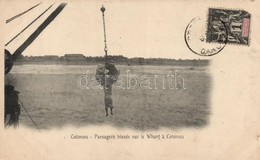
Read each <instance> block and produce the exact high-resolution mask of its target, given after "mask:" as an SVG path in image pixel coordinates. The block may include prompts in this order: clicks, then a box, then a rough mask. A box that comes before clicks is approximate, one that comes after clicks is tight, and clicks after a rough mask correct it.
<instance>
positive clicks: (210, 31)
mask: <svg viewBox="0 0 260 160" xmlns="http://www.w3.org/2000/svg"><path fill="white" fill-rule="evenodd" d="M250 20H251V15H250V13H248V12H247V11H244V10H227V9H214V8H209V13H208V25H207V32H206V41H207V42H209V43H210V42H219V43H227V44H238V45H249V40H250V39H249V34H250ZM226 38H227V39H226Z"/></svg>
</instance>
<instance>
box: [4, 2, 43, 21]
mask: <svg viewBox="0 0 260 160" xmlns="http://www.w3.org/2000/svg"><path fill="white" fill-rule="evenodd" d="M41 3H42V2H41ZM41 3H38V4H36V5H35V6H33V7H31V8H29V9H27V10H26V11H24V12H22V13H19V14H17V15H16V16H13V17H12V18H9V19H8V20H6V23H9V22H11V21H12V20H14V19H16V18H18V17H20V16H21V15H23V14H25V13H27V12H29V11H30V10H32V9H34V8H35V7H37V6H39V5H40V4H41Z"/></svg>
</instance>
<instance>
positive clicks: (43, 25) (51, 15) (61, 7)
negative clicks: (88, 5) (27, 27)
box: [12, 3, 67, 60]
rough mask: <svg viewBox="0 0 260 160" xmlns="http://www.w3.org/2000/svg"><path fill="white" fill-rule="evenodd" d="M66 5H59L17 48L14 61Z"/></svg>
mask: <svg viewBox="0 0 260 160" xmlns="http://www.w3.org/2000/svg"><path fill="white" fill-rule="evenodd" d="M66 5H67V3H61V4H60V5H59V6H58V7H57V8H56V9H55V10H54V11H53V12H52V13H51V14H50V15H49V16H48V18H47V19H45V21H44V22H42V24H41V25H40V26H39V27H38V28H37V29H36V30H35V31H34V32H33V33H32V34H31V35H30V36H29V37H28V38H27V39H26V40H25V42H24V43H23V44H22V45H21V46H20V47H19V48H17V49H16V50H15V51H14V53H13V55H12V57H13V59H14V60H15V59H16V58H17V57H18V56H19V55H21V54H22V52H23V51H24V50H25V49H26V48H27V47H28V46H29V45H30V44H31V43H32V42H33V41H34V40H35V39H36V38H37V37H38V36H39V35H40V34H41V32H42V31H43V30H44V29H45V28H46V27H47V26H48V25H49V24H50V23H51V22H52V21H53V20H54V19H55V18H56V17H57V16H58V15H59V14H60V12H61V11H62V10H63V8H64V7H65V6H66Z"/></svg>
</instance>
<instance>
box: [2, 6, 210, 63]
mask: <svg viewBox="0 0 260 160" xmlns="http://www.w3.org/2000/svg"><path fill="white" fill-rule="evenodd" d="M39 2H40V1H30V3H22V2H21V1H20V2H19V1H11V2H9V3H7V4H6V8H9V9H8V10H7V11H6V12H5V14H4V17H6V19H8V18H10V17H12V16H14V15H16V14H18V13H20V12H23V11H24V10H26V9H28V8H30V7H32V6H34V5H35V4H37V3H39ZM52 3H53V2H43V3H42V4H41V5H39V6H38V7H36V8H35V9H33V10H32V11H30V12H29V13H27V14H25V15H23V16H21V17H19V18H17V19H15V20H13V21H12V22H10V23H8V24H6V28H5V36H4V38H5V42H8V41H9V40H10V39H11V38H12V37H14V36H15V35H16V34H17V33H19V32H20V31H21V30H22V29H23V28H24V27H26V26H27V25H28V24H29V23H30V22H31V21H33V20H34V19H35V18H36V17H37V16H38V15H40V14H41V13H42V12H43V11H44V10H45V9H47V8H48V7H49V6H50V5H51V4H52ZM102 4H104V6H105V7H106V11H105V20H106V32H107V45H108V54H111V55H123V56H126V57H145V58H149V57H152V58H174V59H203V58H205V57H202V56H198V55H195V54H194V53H192V52H191V51H190V50H189V49H188V48H187V46H186V44H185V41H184V31H185V28H186V26H187V25H188V23H189V22H190V21H191V19H193V18H194V17H196V16H205V17H206V16H207V10H208V4H205V5H203V3H202V5H197V3H196V1H192V2H190V1H175V2H172V1H149V3H147V1H142V2H139V1H114V2H109V1H68V4H67V6H66V7H65V8H64V10H63V11H62V12H61V13H60V14H59V15H58V16H57V17H56V18H55V20H54V21H53V22H52V23H51V24H50V25H49V26H47V28H46V29H45V30H44V31H43V32H42V33H41V34H40V36H39V37H37V39H36V40H35V41H34V42H33V43H32V44H31V45H30V46H29V47H28V48H27V49H26V50H25V51H24V52H23V55H25V56H26V55H27V56H30V55H35V56H43V55H59V56H62V55H64V54H73V53H77V54H78V53H80V54H84V55H85V56H103V55H104V35H103V34H104V33H103V24H102V23H103V22H102V13H101V11H100V7H101V6H102ZM58 5H59V3H58V2H56V3H55V4H54V6H53V7H52V8H51V9H50V10H49V11H48V12H47V13H46V14H45V15H44V16H42V17H41V18H40V19H39V20H38V21H37V22H36V23H34V24H33V25H32V26H30V27H29V28H28V29H27V30H26V31H25V32H24V33H22V34H21V35H20V36H19V37H18V38H16V39H15V40H14V41H13V42H12V43H10V44H9V45H8V46H7V47H6V49H8V50H9V51H10V52H11V53H12V52H14V51H15V49H16V48H18V47H19V46H20V45H21V44H22V43H23V42H24V41H25V40H26V39H27V38H28V37H29V36H30V34H31V33H33V31H34V30H36V28H37V27H38V26H39V25H40V24H41V23H42V22H43V21H44V20H45V19H46V18H47V17H48V15H50V14H51V12H52V11H54V10H55V9H56V7H57V6H58ZM205 24H206V21H205Z"/></svg>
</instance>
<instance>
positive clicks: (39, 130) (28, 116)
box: [18, 98, 41, 132]
mask: <svg viewBox="0 0 260 160" xmlns="http://www.w3.org/2000/svg"><path fill="white" fill-rule="evenodd" d="M18 100H19V102H20V104H21V106H22V107H23V109H24V111H25V112H26V114H27V115H28V117H29V118H30V119H31V121H32V122H33V124H34V126H35V127H36V128H37V130H38V131H39V132H41V131H40V129H39V127H38V126H37V124H36V123H35V122H34V120H33V119H32V117H31V116H30V114H29V113H28V112H27V110H26V108H25V107H24V105H23V103H22V101H21V100H20V98H18Z"/></svg>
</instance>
